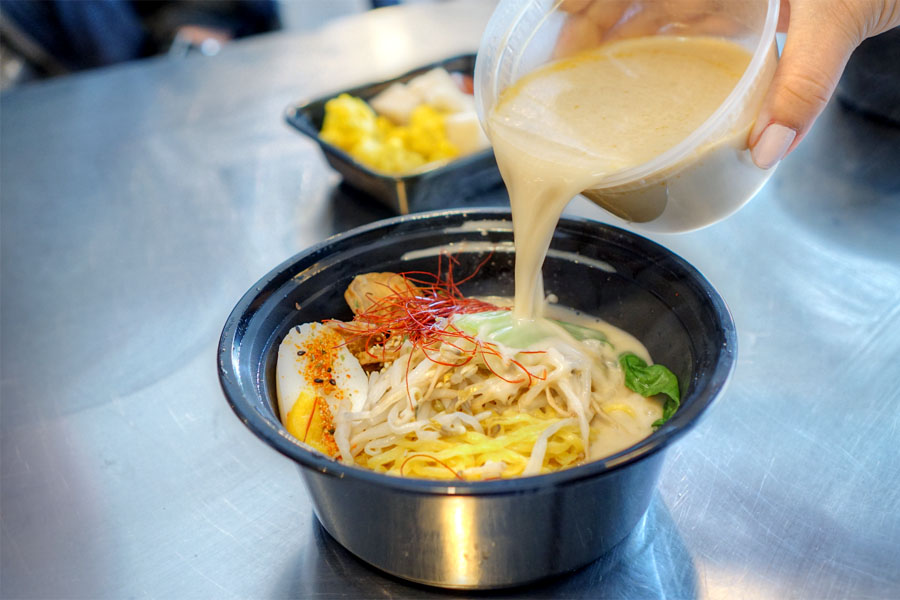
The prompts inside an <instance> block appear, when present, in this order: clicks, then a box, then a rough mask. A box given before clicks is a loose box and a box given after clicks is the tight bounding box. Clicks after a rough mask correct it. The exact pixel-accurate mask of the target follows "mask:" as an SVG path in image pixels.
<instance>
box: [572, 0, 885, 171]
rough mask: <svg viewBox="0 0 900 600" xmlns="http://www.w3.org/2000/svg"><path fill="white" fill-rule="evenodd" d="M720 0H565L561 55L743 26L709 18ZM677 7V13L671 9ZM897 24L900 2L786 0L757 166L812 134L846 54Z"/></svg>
mask: <svg viewBox="0 0 900 600" xmlns="http://www.w3.org/2000/svg"><path fill="white" fill-rule="evenodd" d="M715 3H716V0H670V1H668V2H663V1H661V0H564V1H563V3H562V5H561V9H562V10H564V11H566V12H568V13H569V18H568V19H567V21H566V23H565V25H564V26H563V29H562V31H561V32H560V37H559V41H558V42H557V47H556V55H557V56H567V55H569V54H572V53H574V52H577V51H579V50H583V49H587V48H591V47H594V46H597V45H599V44H601V43H605V42H608V41H611V40H614V39H619V38H624V37H635V36H639V35H653V34H669V35H718V36H722V35H728V34H729V33H730V32H731V31H732V30H736V29H737V28H739V25H738V24H737V23H733V22H730V21H728V20H727V19H725V18H723V17H722V16H721V14H720V15H717V16H710V12H711V11H709V10H708V7H709V6H711V5H714V4H715ZM673 10H677V14H678V17H677V18H673V17H672V16H671V15H670V14H669V13H670V11H673ZM897 25H900V0H781V10H780V12H779V19H778V30H779V31H783V32H785V31H786V32H787V37H786V40H785V46H784V49H783V52H782V56H781V60H780V61H779V63H778V68H777V69H776V71H775V77H774V79H773V80H772V84H771V86H770V87H769V90H768V93H767V94H766V97H765V99H764V100H763V104H762V107H761V109H760V112H759V115H758V116H757V119H756V124H755V125H754V127H753V129H752V130H751V131H750V135H749V137H748V145H749V147H750V154H751V156H752V157H753V161H754V162H755V163H756V165H757V166H759V167H760V168H763V169H768V168H771V167H773V166H774V165H776V164H777V163H778V162H779V161H780V160H782V159H783V158H784V157H785V156H787V154H788V153H789V152H791V151H792V150H793V149H794V148H795V147H796V146H797V144H798V143H799V142H800V140H802V139H803V137H804V136H805V135H806V134H807V133H808V132H809V130H810V128H811V127H812V125H813V123H814V122H815V120H816V118H817V117H818V116H819V114H820V113H821V112H822V110H823V109H824V108H825V105H826V104H827V103H828V100H829V99H830V98H831V95H832V94H833V93H834V89H835V87H836V86H837V82H838V80H839V79H840V77H841V73H842V72H843V70H844V67H845V66H846V64H847V59H848V58H849V57H850V54H851V53H852V52H853V50H854V49H855V48H856V47H857V46H858V45H859V44H860V43H861V42H862V41H863V40H864V39H866V38H868V37H871V36H874V35H877V34H879V33H882V32H884V31H887V30H888V29H891V28H892V27H896V26H897Z"/></svg>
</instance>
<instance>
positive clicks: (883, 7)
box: [748, 0, 900, 169]
mask: <svg viewBox="0 0 900 600" xmlns="http://www.w3.org/2000/svg"><path fill="white" fill-rule="evenodd" d="M897 25H900V0H781V12H780V14H779V19H778V26H779V31H787V37H786V39H785V44H784V49H783V51H782V54H781V60H780V61H779V63H778V68H777V69H776V71H775V78H774V79H773V80H772V85H771V86H770V87H769V92H768V94H767V95H766V98H765V100H764V101H763V105H762V108H761V109H760V111H759V115H758V116H757V118H756V125H754V127H753V129H752V130H751V131H750V137H749V138H748V142H749V145H750V154H751V156H753V162H755V163H756V165H757V166H758V167H760V168H763V169H768V168H770V167H772V166H774V165H775V164H777V163H778V162H779V161H780V160H781V159H783V158H784V157H785V156H787V154H788V153H789V152H791V151H792V150H793V149H794V148H796V146H797V144H798V143H799V142H800V140H802V139H803V137H804V136H805V135H806V134H807V133H808V132H809V130H810V128H811V127H812V125H813V123H814V122H815V120H816V118H817V117H818V116H819V114H820V113H821V112H822V110H823V109H824V108H825V105H826V104H827V103H828V100H829V99H830V98H831V95H832V94H833V93H834V88H835V87H836V86H837V83H838V80H839V79H840V78H841V73H843V71H844V67H845V66H846V65H847V59H849V58H850V54H851V53H852V52H853V50H855V49H856V47H857V46H859V44H860V43H862V41H863V40H865V39H866V38H868V37H872V36H874V35H878V34H879V33H883V32H885V31H887V30H888V29H891V28H892V27H896V26H897Z"/></svg>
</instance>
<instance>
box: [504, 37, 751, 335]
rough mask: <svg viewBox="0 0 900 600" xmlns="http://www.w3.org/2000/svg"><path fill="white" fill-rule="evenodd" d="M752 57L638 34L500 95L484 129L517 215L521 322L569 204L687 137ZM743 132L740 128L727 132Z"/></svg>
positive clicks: (734, 48) (536, 295) (535, 311)
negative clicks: (557, 224) (586, 191)
mask: <svg viewBox="0 0 900 600" xmlns="http://www.w3.org/2000/svg"><path fill="white" fill-rule="evenodd" d="M750 58H751V56H750V54H749V53H748V52H747V51H746V50H744V49H743V48H742V47H740V46H739V45H737V44H735V43H733V42H729V41H726V40H721V39H716V38H701V37H697V38H679V37H667V36H654V37H647V38H636V39H629V40H623V41H619V42H614V43H611V44H608V45H606V46H602V47H600V48H596V49H593V50H590V51H587V52H584V53H581V54H578V55H575V56H572V57H569V58H566V59H563V60H560V61H557V62H554V63H551V64H548V65H545V66H543V67H541V68H539V69H538V70H536V71H534V72H532V73H530V74H528V75H526V76H525V77H523V78H522V79H520V80H519V81H518V82H517V83H516V84H515V85H513V86H511V87H510V88H508V89H506V90H504V92H503V93H502V94H501V96H500V99H499V102H498V103H497V105H496V106H495V107H494V109H493V110H492V111H491V114H490V115H489V117H488V120H487V131H488V135H489V137H490V139H491V142H492V145H493V148H494V154H495V156H496V158H497V164H498V166H499V168H500V172H501V174H502V176H503V179H504V181H505V183H506V186H507V189H508V191H509V196H510V204H511V208H512V214H513V229H514V238H515V246H516V275H515V279H516V283H515V285H516V290H515V298H516V301H515V308H514V313H515V315H516V317H517V318H519V319H535V318H537V317H539V316H540V311H541V307H542V305H543V302H542V298H543V287H542V284H541V277H540V270H541V265H542V263H543V261H544V257H545V255H546V253H547V249H548V247H549V244H550V239H551V238H552V236H553V230H554V228H555V227H556V223H557V221H558V220H559V217H560V215H561V214H562V211H563V209H564V208H565V206H566V205H567V204H568V203H569V201H570V200H571V199H572V198H573V197H574V196H576V195H577V194H578V193H580V192H582V191H583V190H588V189H590V188H593V187H596V186H601V185H602V184H603V182H604V181H605V180H608V179H609V178H611V177H613V176H615V175H616V174H617V173H620V172H622V171H623V170H624V169H628V168H630V167H635V166H637V165H640V164H643V163H645V162H647V161H648V160H650V159H652V158H653V157H655V156H658V155H660V154H661V153H663V152H665V151H666V150H668V149H670V148H672V147H673V146H675V145H676V144H678V143H679V142H680V141H682V140H684V139H685V138H686V137H687V136H688V135H689V134H690V133H691V132H692V131H694V130H695V129H697V127H699V126H700V125H701V124H702V123H703V122H704V121H705V120H706V119H707V118H709V117H710V116H711V115H712V113H713V112H714V111H715V110H716V108H717V107H718V106H719V105H721V103H722V102H723V101H724V100H725V98H726V97H727V96H728V94H729V93H730V92H731V91H732V90H733V89H734V86H735V84H736V83H737V82H738V80H739V79H740V77H741V75H742V73H743V72H744V70H745V69H746V67H747V65H748V64H749V62H750ZM748 128H749V123H737V124H734V127H733V128H732V130H731V131H727V132H725V133H726V134H729V135H730V136H731V137H734V131H739V132H740V131H746V130H747V129H748ZM741 140H742V141H741V143H743V141H744V140H746V135H744V137H743V138H741ZM712 154H714V147H713V146H709V147H706V148H701V149H699V150H698V151H697V152H696V153H695V154H693V155H691V156H689V157H687V158H685V159H684V160H683V161H682V162H683V164H682V165H680V167H684V166H687V165H690V164H694V163H699V162H702V161H703V160H704V159H705V158H707V159H708V156H712ZM677 168H679V166H676V167H675V169H676V170H677ZM637 191H638V192H640V190H637ZM637 195H638V194H636V196H637ZM619 201H622V202H625V203H627V202H628V196H627V194H626V195H625V197H624V198H620V199H619Z"/></svg>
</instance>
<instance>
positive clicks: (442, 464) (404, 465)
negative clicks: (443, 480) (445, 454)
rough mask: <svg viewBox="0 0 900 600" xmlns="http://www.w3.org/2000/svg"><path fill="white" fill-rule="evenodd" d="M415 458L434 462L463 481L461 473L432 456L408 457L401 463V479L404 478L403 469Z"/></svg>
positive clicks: (418, 455) (411, 455) (413, 455)
mask: <svg viewBox="0 0 900 600" xmlns="http://www.w3.org/2000/svg"><path fill="white" fill-rule="evenodd" d="M414 458H426V459H428V460H433V461H434V462H436V463H437V464H439V465H441V466H442V467H444V468H445V469H447V470H448V471H450V472H451V473H453V476H454V477H456V478H457V479H459V480H462V475H460V474H459V473H457V472H456V471H454V470H453V467H451V466H450V465H448V464H447V463H445V462H444V461H442V460H441V459H439V458H435V457H434V456H431V455H430V454H410V455H409V456H407V457H406V459H405V460H404V461H403V462H402V463H400V476H401V477H402V476H403V469H404V468H405V467H406V463H408V462H409V461H411V460H412V459H414Z"/></svg>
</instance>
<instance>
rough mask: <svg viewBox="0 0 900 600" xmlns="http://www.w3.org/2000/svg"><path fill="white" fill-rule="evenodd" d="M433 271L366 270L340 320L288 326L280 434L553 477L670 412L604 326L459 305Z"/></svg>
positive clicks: (448, 283)
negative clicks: (348, 318)
mask: <svg viewBox="0 0 900 600" xmlns="http://www.w3.org/2000/svg"><path fill="white" fill-rule="evenodd" d="M442 261H443V262H448V263H449V264H450V266H451V268H448V267H447V265H446V264H440V265H439V267H438V269H437V273H438V274H436V275H428V274H423V273H418V272H417V273H411V274H396V273H368V274H363V275H359V276H357V277H356V278H355V279H354V280H353V282H352V283H351V285H350V286H349V288H348V289H347V291H346V294H345V298H346V300H347V303H348V305H349V306H350V308H351V310H352V311H353V313H354V318H353V319H352V320H351V321H348V322H340V321H324V322H321V323H306V324H303V325H299V326H297V327H295V328H293V329H292V330H291V331H290V332H289V333H288V334H287V335H286V336H285V338H284V339H283V341H282V342H281V345H280V347H279V352H278V362H277V367H276V388H277V396H278V404H279V411H280V414H281V419H282V422H283V423H284V424H285V426H286V428H287V430H288V431H289V432H290V433H291V435H293V436H294V437H296V438H297V439H298V440H300V441H301V442H304V443H306V444H308V445H309V446H311V447H312V448H314V449H315V450H317V451H319V452H322V453H324V454H326V455H328V456H331V457H333V458H334V459H336V460H339V461H341V462H343V463H345V464H350V465H356V466H359V467H364V468H369V469H372V470H374V471H376V472H382V473H387V474H389V475H396V476H404V477H419V478H428V479H465V480H484V479H498V478H507V477H518V476H528V475H538V474H542V473H549V472H552V471H556V470H559V469H565V468H569V467H573V466H576V465H579V464H583V463H585V462H587V461H591V460H597V459H599V458H602V457H605V456H609V455H611V454H614V453H615V452H617V451H619V450H623V449H625V448H627V447H629V446H631V445H633V444H635V443H636V442H638V441H640V440H641V439H643V438H645V437H647V436H648V435H650V434H651V433H652V432H653V430H654V428H655V427H658V426H659V425H661V424H662V423H664V422H665V421H666V420H667V419H668V418H669V417H671V415H672V414H673V413H674V412H675V411H676V410H677V408H678V403H679V398H680V397H679V390H678V381H677V379H676V377H675V376H674V375H673V374H672V373H671V372H670V371H669V370H668V369H667V368H665V367H664V366H662V365H654V364H652V361H651V359H650V356H649V354H648V352H647V350H646V348H644V346H643V345H642V344H641V343H640V342H639V341H637V340H636V339H635V338H634V337H633V336H631V335H629V334H628V333H626V332H624V331H622V330H620V329H618V328H616V327H613V326H612V325H610V324H608V323H605V322H603V321H600V320H598V319H594V318H591V317H587V316H584V315H581V314H578V313H575V312H574V311H569V310H566V309H564V308H560V307H556V306H552V305H548V306H547V307H546V310H545V311H544V314H545V316H543V317H539V318H533V319H527V320H523V319H519V318H517V317H515V316H514V314H513V312H512V311H511V310H510V306H511V304H512V302H511V299H506V298H467V297H465V296H463V295H462V294H461V293H460V292H459V288H458V287H457V283H456V282H454V280H453V273H452V264H453V259H452V258H451V259H446V258H444V259H442Z"/></svg>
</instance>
